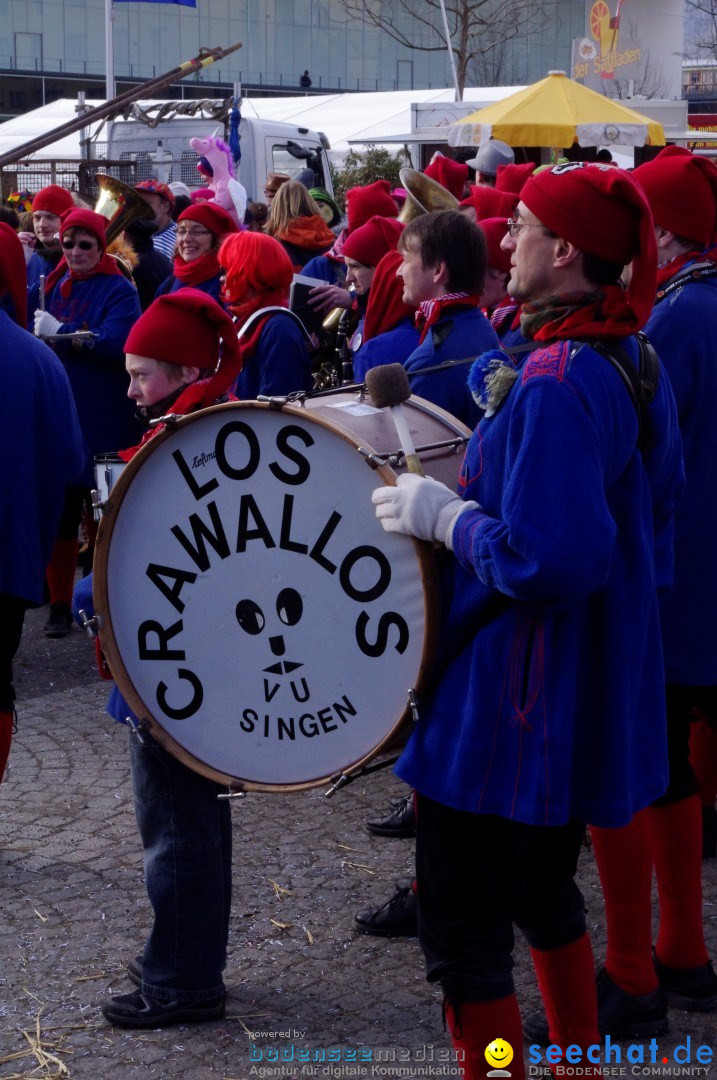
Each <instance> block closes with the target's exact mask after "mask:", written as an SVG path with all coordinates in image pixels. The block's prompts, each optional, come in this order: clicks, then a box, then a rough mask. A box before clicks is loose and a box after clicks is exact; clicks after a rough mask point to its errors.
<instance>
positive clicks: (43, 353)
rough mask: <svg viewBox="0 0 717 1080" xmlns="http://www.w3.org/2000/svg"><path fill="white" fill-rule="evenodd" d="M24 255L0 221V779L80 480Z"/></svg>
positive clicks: (77, 448)
mask: <svg viewBox="0 0 717 1080" xmlns="http://www.w3.org/2000/svg"><path fill="white" fill-rule="evenodd" d="M25 290H26V282H25V256H24V254H23V250H22V244H21V243H20V240H19V239H18V237H17V233H15V232H14V231H13V230H12V229H11V228H10V226H9V225H5V224H4V223H3V224H0V295H2V294H4V293H6V292H8V293H10V295H11V297H12V300H13V305H12V306H13V309H14V311H15V313H16V318H17V322H14V321H13V320H12V319H11V318H10V316H9V315H8V314H7V311H5V310H4V309H3V307H2V305H0V459H1V460H2V461H3V463H4V467H3V468H2V470H0V780H1V779H2V776H3V772H4V770H5V765H6V762H7V759H8V755H9V753H10V741H11V738H12V726H13V714H14V700H15V691H14V689H13V685H12V661H13V657H14V656H15V653H16V652H17V649H18V646H19V644H20V637H21V634H22V625H23V621H24V618H25V611H26V610H27V608H28V607H37V606H38V605H39V604H41V603H42V602H43V595H44V593H43V589H44V577H45V567H46V565H47V561H48V559H49V556H50V550H51V548H52V542H53V540H54V538H55V532H56V530H57V526H58V523H59V521H60V515H61V513H62V505H63V501H64V495H65V487H66V485H67V484H72V483H74V482H75V481H76V480H77V478H78V477H79V475H80V473H81V471H82V468H83V466H84V462H85V448H84V443H83V440H82V434H81V432H80V426H79V422H78V420H77V413H76V411H75V403H74V401H73V398H72V391H71V389H70V384H69V381H68V379H67V375H66V374H65V371H64V369H63V367H62V364H61V363H60V361H59V360H58V359H57V357H56V356H55V355H54V354H53V352H52V350H51V349H50V348H48V346H47V345H45V344H43V343H42V342H40V341H38V340H37V338H34V337H33V336H32V334H28V332H27V331H26V330H25V329H24V324H25Z"/></svg>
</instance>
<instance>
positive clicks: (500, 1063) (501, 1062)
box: [485, 1039, 513, 1069]
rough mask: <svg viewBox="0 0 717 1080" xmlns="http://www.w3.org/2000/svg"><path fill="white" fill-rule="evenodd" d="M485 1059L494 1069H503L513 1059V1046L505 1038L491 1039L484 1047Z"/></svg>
mask: <svg viewBox="0 0 717 1080" xmlns="http://www.w3.org/2000/svg"><path fill="white" fill-rule="evenodd" d="M485 1059H486V1061H487V1062H488V1064H489V1065H490V1066H492V1068H494V1069H504V1068H505V1066H506V1065H510V1063H511V1061H512V1060H513V1047H512V1046H511V1045H510V1043H509V1042H506V1041H505V1039H493V1042H492V1043H489V1045H488V1046H486V1048H485Z"/></svg>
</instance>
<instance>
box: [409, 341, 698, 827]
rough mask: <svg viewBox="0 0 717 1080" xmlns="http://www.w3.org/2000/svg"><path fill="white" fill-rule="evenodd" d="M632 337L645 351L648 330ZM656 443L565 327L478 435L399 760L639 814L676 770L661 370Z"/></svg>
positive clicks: (460, 784)
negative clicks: (417, 713) (431, 665)
mask: <svg viewBox="0 0 717 1080" xmlns="http://www.w3.org/2000/svg"><path fill="white" fill-rule="evenodd" d="M627 345H628V348H629V349H630V352H631V354H632V355H633V357H634V356H636V347H635V342H634V340H631V339H628V342H627ZM651 411H652V416H653V422H654V425H655V430H656V433H657V442H656V445H655V447H654V449H653V450H652V451H651V453H650V455H649V457H648V458H647V459H644V458H643V456H642V454H641V453H640V451H639V450H638V449H637V447H636V440H637V430H638V427H637V414H636V411H635V408H634V405H633V403H632V401H631V399H630V397H629V395H628V393H627V391H626V389H625V386H624V384H623V382H622V379H621V377H620V375H619V374H618V373H617V372H616V371H615V370H614V369H613V367H612V366H611V365H610V364H609V363H608V362H607V361H606V360H604V359H603V358H602V357H600V356H599V355H598V354H597V353H595V352H594V351H593V350H592V349H590V348H589V347H588V346H583V347H579V348H576V349H575V350H574V351H573V349H572V347H571V343H565V342H561V343H558V344H557V345H552V346H549V347H547V348H543V349H539V350H537V351H536V352H534V353H532V354H530V356H528V357H524V358H522V359H521V360H520V361H519V362H518V379H517V380H516V382H515V383H514V384H513V386H512V388H511V389H510V391H509V392H508V394H507V397H506V398H505V400H504V401H503V403H502V405H501V406H500V407H499V408H498V410H497V411H496V412H495V413H494V414H493V415H492V416H491V417H490V418H485V419H483V420H482V421H481V423H480V424H479V426H478V428H477V430H476V431H475V433H474V434H473V436H472V438H471V441H470V443H469V446H468V449H467V452H466V457H465V461H464V466H463V471H462V477H461V487H462V494H463V496H464V497H465V498H466V499H472V500H475V501H476V502H477V503H478V504H479V506H480V507H481V509H478V510H467V511H465V512H464V513H463V514H462V515H461V517H460V518H459V519H458V521H457V523H456V526H455V530H454V533H453V546H454V555H447V557H446V567H445V590H444V598H445V612H444V621H443V624H442V625H443V628H444V629H443V633H442V653H441V655H440V657H439V660H438V663H437V665H436V669H435V678H434V685H433V688H432V691H431V692H430V694H429V695H428V698H427V700H426V701H425V703H424V704H423V705H422V707H421V719H420V721H419V723H418V725H417V727H416V728H415V729H414V733H413V735H412V737H411V739H410V741H409V743H408V746H407V748H406V750H405V752H404V754H403V756H402V758H401V760H400V761H399V764H398V766H397V769H396V771H397V773H398V775H399V776H400V777H401V778H402V779H404V780H406V781H407V782H408V783H409V784H412V785H413V786H414V787H415V788H417V790H418V791H419V792H421V793H422V794H424V795H427V796H429V797H430V798H432V799H435V800H437V801H438V802H441V803H444V804H445V805H447V806H451V807H454V808H455V809H458V810H467V811H472V812H475V813H482V814H498V815H500V816H502V817H506V818H512V819H515V820H518V821H523V822H527V823H529V824H534V825H558V824H561V823H564V822H566V821H568V819H569V818H571V817H575V818H579V819H580V820H582V821H586V822H590V823H593V824H597V825H603V826H617V825H623V824H625V823H626V822H628V821H629V820H630V818H631V817H632V815H633V814H634V813H635V812H636V811H637V810H639V809H640V808H641V807H643V806H646V805H648V804H649V803H650V802H652V801H653V800H654V799H655V798H657V797H658V796H659V795H661V794H662V792H663V791H664V789H665V786H666V783H667V752H666V720H665V695H664V682H663V666H662V650H661V644H660V628H659V619H658V603H657V588H658V586H659V585H660V584H663V585H664V584H666V583H667V582H668V581H669V579H670V576H671V541H672V535H673V533H672V521H673V512H674V505H675V501H676V499H677V497H678V496H679V492H680V490H681V484H682V458H681V446H680V438H679V430H678V427H677V416H676V409H675V403H674V399H673V397H672V392H671V390H670V386H669V382H668V380H667V378H665V377H664V372H663V373H662V377H661V378H660V382H659V387H658V393H657V397H656V399H655V403H654V405H653V406H652V410H651Z"/></svg>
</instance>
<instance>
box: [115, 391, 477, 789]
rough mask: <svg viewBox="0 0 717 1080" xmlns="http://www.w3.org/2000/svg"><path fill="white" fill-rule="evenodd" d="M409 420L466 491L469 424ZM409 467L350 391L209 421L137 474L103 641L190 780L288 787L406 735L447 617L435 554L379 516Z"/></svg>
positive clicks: (384, 426) (427, 408) (119, 524)
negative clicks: (384, 490)
mask: <svg viewBox="0 0 717 1080" xmlns="http://www.w3.org/2000/svg"><path fill="white" fill-rule="evenodd" d="M403 408H404V410H405V411H406V413H407V417H408V422H409V428H410V429H411V431H412V435H413V438H414V441H415V443H416V447H417V450H418V452H419V455H420V456H421V457H422V458H423V461H424V467H425V469H426V471H427V472H428V473H429V474H430V475H433V476H435V477H436V478H439V479H441V480H444V481H445V482H446V483H448V484H450V485H451V486H452V487H455V484H456V481H457V478H458V473H459V469H460V463H461V460H462V456H463V454H462V451H463V446H464V444H465V442H466V441H467V438H468V436H469V432H468V430H467V429H466V428H465V427H464V426H463V425H462V424H460V423H459V422H458V421H457V420H455V418H454V417H452V416H450V415H449V414H448V413H445V412H443V411H442V410H441V409H438V408H436V407H434V406H433V405H430V404H429V403H428V402H425V401H422V400H421V399H418V398H411V399H410V401H409V402H407V403H406V404H405V405H404V406H403ZM422 447H425V449H424V450H422V449H421V448H422ZM389 461H390V462H391V464H389ZM402 468H403V465H402V455H401V453H400V448H399V446H398V440H397V436H396V432H395V429H394V427H393V423H392V420H391V416H390V413H389V411H388V410H387V409H376V408H375V407H374V406H373V405H372V404H371V402H370V399H368V398H365V397H356V396H355V395H353V394H348V393H345V394H341V395H339V396H337V397H330V398H329V397H327V398H322V397H317V398H313V399H309V400H308V401H307V402H306V403H305V405H303V406H302V405H288V406H285V407H284V408H281V409H275V408H271V407H269V406H268V405H267V404H264V403H259V402H237V403H232V404H227V405H220V406H215V407H214V408H211V409H205V410H203V411H201V412H198V413H194V414H192V415H189V416H187V417H183V418H182V419H181V420H180V421H179V422H178V423H177V424H176V425H175V426H174V427H173V428H172V429H167V430H164V431H162V432H161V434H158V435H157V436H156V437H155V438H153V439H151V440H150V441H149V442H148V443H146V445H145V446H144V447H143V448H142V450H141V451H140V452H139V453H138V454H137V455H136V456H135V457H134V458H133V460H132V461H131V462H130V463H129V465H128V466H127V468H126V469H125V470H124V472H123V473H122V475H121V477H120V479H119V480H118V482H117V483H116V484H115V486H114V488H113V489H112V494H111V497H110V498H109V500H108V502H107V503H106V504H105V506H104V507H103V516H102V519H101V522H100V527H99V533H98V537H97V545H96V551H95V576H94V583H95V596H94V600H95V611H96V613H97V614H98V615H99V616H100V626H101V629H100V640H101V643H102V647H103V649H104V652H105V655H106V657H107V660H108V662H109V666H110V668H111V670H112V672H113V675H114V677H115V679H116V681H117V684H118V686H119V688H120V690H121V691H122V693H123V694H124V696H125V698H126V699H127V701H128V703H129V705H130V707H131V709H132V710H133V711H134V713H135V714H136V715H137V716H138V717H139V718H140V719H141V721H142V722H143V725H144V726H146V727H147V728H148V729H149V730H150V731H151V733H152V735H153V736H154V737H155V738H156V739H157V740H158V741H159V742H160V743H162V745H163V746H165V747H166V748H167V750H169V751H170V752H171V753H172V754H174V755H175V756H176V757H177V758H179V759H180V760H181V761H183V762H184V763H185V764H186V765H188V766H189V767H190V768H192V769H194V770H196V771H198V772H200V773H202V774H203V775H205V776H207V777H209V778H211V779H213V780H217V781H219V782H220V783H226V784H229V785H230V786H231V787H233V788H235V789H241V788H245V789H247V790H263V791H290V790H296V789H300V788H306V787H311V786H314V785H318V784H324V783H326V782H327V781H333V780H335V779H336V778H338V777H339V776H340V775H341V774H343V773H346V772H348V771H350V770H351V769H353V768H356V767H358V766H360V765H362V764H364V763H365V762H366V761H368V760H369V759H370V758H371V757H373V756H374V755H375V754H377V753H379V752H380V751H381V750H382V749H384V748H386V747H387V746H389V745H390V744H391V743H395V742H396V741H397V735H398V734H399V732H398V729H399V728H400V727H401V725H402V724H403V723H406V722H407V721H408V717H410V709H409V708H408V696H409V690H411V689H413V690H415V691H416V693H417V694H419V695H420V692H421V688H422V687H423V686H424V683H425V680H426V676H427V674H428V672H429V669H430V666H431V661H432V658H433V655H434V650H435V637H436V630H437V603H438V596H437V580H436V566H435V555H434V552H433V549H432V547H431V546H430V545H429V544H424V543H422V542H420V541H414V540H412V539H410V538H408V537H405V536H399V535H396V534H392V533H386V532H384V530H383V528H382V527H381V525H380V524H379V522H378V521H377V520H376V517H375V515H374V510H373V506H372V504H371V492H372V491H373V490H374V488H376V487H379V486H381V485H384V484H392V483H395V480H396V474H397V473H398V472H400V471H402Z"/></svg>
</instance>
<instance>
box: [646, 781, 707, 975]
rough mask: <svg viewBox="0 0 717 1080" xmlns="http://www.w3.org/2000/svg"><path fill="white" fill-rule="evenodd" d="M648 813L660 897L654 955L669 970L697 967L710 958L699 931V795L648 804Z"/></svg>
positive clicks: (700, 842)
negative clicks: (670, 968) (676, 800)
mask: <svg viewBox="0 0 717 1080" xmlns="http://www.w3.org/2000/svg"><path fill="white" fill-rule="evenodd" d="M647 813H648V815H649V823H650V834H651V835H650V839H651V842H652V850H653V857H654V860H655V874H656V875H657V890H658V893H659V897H660V933H659V936H658V939H657V946H656V951H657V955H658V957H659V959H660V960H661V961H662V963H663V964H666V965H667V967H676V968H691V967H699V966H701V965H702V964H706V963H707V961H708V959H709V957H708V955H707V949H706V947H705V939H704V933H703V930H702V811H701V807H700V799H699V796H698V795H691V796H690V797H689V798H688V799H680V801H679V802H675V803H669V805H667V806H651V807H650V808H649V809H648V811H647Z"/></svg>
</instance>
